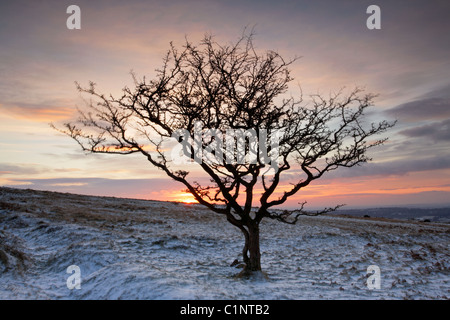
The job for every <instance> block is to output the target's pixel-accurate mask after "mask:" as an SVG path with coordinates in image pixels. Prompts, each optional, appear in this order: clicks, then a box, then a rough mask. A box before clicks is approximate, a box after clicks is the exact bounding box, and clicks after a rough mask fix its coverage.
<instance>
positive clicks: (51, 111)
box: [0, 101, 76, 122]
mask: <svg viewBox="0 0 450 320" xmlns="http://www.w3.org/2000/svg"><path fill="white" fill-rule="evenodd" d="M0 111H1V112H4V113H7V114H10V115H13V116H14V117H15V118H20V119H25V120H31V121H37V122H52V121H58V120H63V119H69V118H71V117H73V116H74V114H75V112H76V109H75V108H74V107H73V104H71V103H69V102H68V101H44V102H42V103H25V102H14V103H3V104H0Z"/></svg>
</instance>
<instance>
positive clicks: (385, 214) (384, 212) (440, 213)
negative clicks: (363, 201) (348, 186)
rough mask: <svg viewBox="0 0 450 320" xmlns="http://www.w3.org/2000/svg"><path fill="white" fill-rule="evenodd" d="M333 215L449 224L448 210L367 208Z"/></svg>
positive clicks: (341, 210) (345, 210)
mask: <svg viewBox="0 0 450 320" xmlns="http://www.w3.org/2000/svg"><path fill="white" fill-rule="evenodd" d="M333 214H335V215H336V214H337V215H349V216H357V217H364V216H368V217H371V218H372V217H373V218H388V219H402V220H404V219H406V220H418V221H430V222H448V223H450V208H406V207H388V208H368V209H345V208H342V209H339V210H337V211H335V212H334V213H333Z"/></svg>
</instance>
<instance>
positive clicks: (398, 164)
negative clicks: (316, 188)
mask: <svg viewBox="0 0 450 320" xmlns="http://www.w3.org/2000/svg"><path fill="white" fill-rule="evenodd" d="M420 156H421V154H418V155H417V158H415V159H414V158H413V159H400V160H394V161H389V162H380V163H376V162H369V163H365V164H362V165H361V166H356V167H352V168H339V169H338V170H335V171H332V172H329V173H328V174H327V175H326V179H327V178H331V179H334V178H353V177H368V176H402V175H406V174H408V173H412V172H422V171H432V170H446V169H450V158H449V157H448V156H443V155H442V156H433V157H427V158H419V157H420Z"/></svg>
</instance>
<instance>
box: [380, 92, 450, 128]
mask: <svg viewBox="0 0 450 320" xmlns="http://www.w3.org/2000/svg"><path fill="white" fill-rule="evenodd" d="M386 112H387V114H388V115H389V116H393V117H396V118H398V119H400V120H403V121H408V122H415V121H421V120H435V119H442V118H443V117H444V118H447V117H450V98H439V97H435V98H425V99H418V100H415V101H411V102H407V103H403V104H401V105H399V106H397V107H394V108H392V109H389V110H387V111H386Z"/></svg>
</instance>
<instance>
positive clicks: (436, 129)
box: [400, 119, 450, 142]
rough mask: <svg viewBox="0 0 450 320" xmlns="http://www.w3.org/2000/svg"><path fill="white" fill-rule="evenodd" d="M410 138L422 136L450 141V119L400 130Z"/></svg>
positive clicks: (433, 139) (434, 139)
mask: <svg viewBox="0 0 450 320" xmlns="http://www.w3.org/2000/svg"><path fill="white" fill-rule="evenodd" d="M400 134H403V135H405V136H407V137H410V138H415V137H421V138H426V139H430V140H432V141H434V142H437V141H450V119H448V120H444V121H441V122H434V123H431V124H427V125H423V126H420V127H415V128H410V129H406V130H403V131H400Z"/></svg>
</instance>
